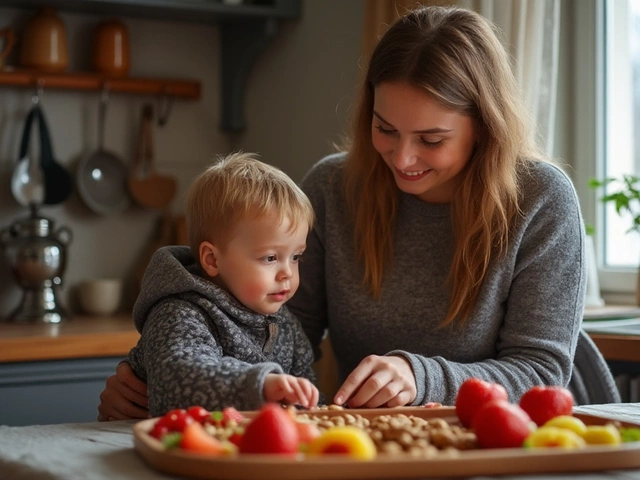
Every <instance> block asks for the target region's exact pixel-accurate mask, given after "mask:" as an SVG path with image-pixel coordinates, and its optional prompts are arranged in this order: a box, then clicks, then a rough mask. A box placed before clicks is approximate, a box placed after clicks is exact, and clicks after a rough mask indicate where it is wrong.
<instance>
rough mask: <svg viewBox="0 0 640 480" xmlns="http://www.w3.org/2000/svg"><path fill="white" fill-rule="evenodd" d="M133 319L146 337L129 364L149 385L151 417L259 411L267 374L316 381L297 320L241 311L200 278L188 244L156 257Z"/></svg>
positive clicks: (285, 312)
mask: <svg viewBox="0 0 640 480" xmlns="http://www.w3.org/2000/svg"><path fill="white" fill-rule="evenodd" d="M133 319H134V322H135V325H136V328H137V329H138V331H139V332H140V333H141V337H140V340H139V341H138V344H137V346H135V347H134V348H133V349H132V350H131V352H130V353H129V358H128V361H129V363H130V364H131V366H132V368H133V370H134V372H135V373H136V375H137V376H138V377H140V378H141V379H142V380H145V381H146V382H147V386H148V395H149V412H150V414H151V415H152V416H158V415H162V414H164V413H165V412H166V411H168V410H170V409H173V408H186V407H189V406H191V405H202V406H203V407H205V408H207V409H209V410H216V409H221V408H223V407H225V406H230V405H232V406H234V407H236V408H237V409H239V410H253V409H256V408H258V407H259V406H260V405H261V404H262V403H263V402H264V397H263V394H262V390H263V384H264V379H265V377H266V375H267V374H269V373H288V374H291V375H294V376H298V377H306V378H308V379H310V380H311V381H312V382H314V383H315V375H314V373H313V370H312V362H313V353H312V350H311V345H310V344H309V340H308V339H307V337H306V336H305V334H304V332H303V331H302V328H301V326H300V323H299V322H298V320H296V318H295V317H294V316H293V315H292V314H291V313H289V311H288V310H287V309H286V308H285V307H282V308H281V309H280V310H279V311H278V312H277V313H276V314H274V315H261V314H258V313H255V312H253V311H252V310H249V309H247V308H246V307H244V306H243V305H242V304H240V303H239V302H238V301H237V300H236V299H235V298H234V297H232V296H231V295H230V294H228V293H227V292H226V291H224V290H222V289H221V288H219V287H218V286H216V285H215V284H213V283H212V282H210V281H208V280H207V279H205V278H204V277H203V275H202V271H201V268H200V267H199V265H198V264H197V262H196V261H195V259H194V257H193V256H192V255H191V251H190V249H189V247H181V246H171V247H164V248H161V249H159V250H158V251H157V252H156V253H155V254H154V255H153V257H152V259H151V262H150V263H149V266H148V267H147V270H146V272H145V275H144V278H143V280H142V290H141V292H140V295H139V296H138V299H137V301H136V304H135V306H134V308H133Z"/></svg>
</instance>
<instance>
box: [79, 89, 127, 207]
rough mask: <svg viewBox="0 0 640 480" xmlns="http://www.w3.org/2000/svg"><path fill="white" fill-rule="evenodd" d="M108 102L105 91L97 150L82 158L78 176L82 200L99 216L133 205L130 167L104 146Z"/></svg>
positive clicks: (99, 112)
mask: <svg viewBox="0 0 640 480" xmlns="http://www.w3.org/2000/svg"><path fill="white" fill-rule="evenodd" d="M108 99H109V97H108V93H107V92H106V91H103V92H102V96H101V98H100V106H99V110H98V149H97V150H96V151H95V152H91V153H88V154H87V155H85V156H84V157H83V158H82V160H81V161H80V164H79V165H78V170H77V173H76V182H77V187H78V193H79V194H80V197H81V198H82V200H83V201H84V203H85V204H86V205H87V207H89V208H90V209H91V210H93V211H94V212H95V213H98V214H100V215H110V214H114V213H121V212H123V211H125V210H126V209H127V208H128V207H129V205H130V203H131V199H130V197H129V193H128V191H127V175H128V172H127V168H126V167H125V165H124V164H123V163H122V161H121V160H120V158H118V157H117V156H116V155H115V154H113V153H111V152H109V151H107V150H105V149H104V148H103V147H102V143H103V139H104V121H105V115H106V110H107V102H108Z"/></svg>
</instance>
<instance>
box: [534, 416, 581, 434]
mask: <svg viewBox="0 0 640 480" xmlns="http://www.w3.org/2000/svg"><path fill="white" fill-rule="evenodd" d="M543 426H544V427H558V428H564V429H566V430H571V431H572V432H575V433H577V434H578V435H580V436H583V435H584V434H585V432H586V431H587V426H586V425H585V424H584V422H583V421H582V420H580V419H579V418H576V417H572V416H571V415H560V416H559V417H554V418H552V419H551V420H549V421H548V422H547V423H545V424H544V425H543Z"/></svg>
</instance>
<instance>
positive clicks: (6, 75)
mask: <svg viewBox="0 0 640 480" xmlns="http://www.w3.org/2000/svg"><path fill="white" fill-rule="evenodd" d="M0 85H3V86H13V87H25V88H43V89H50V88H54V89H66V90H89V91H100V90H103V89H107V90H108V91H109V92H117V93H136V94H149V95H167V96H170V97H176V98H184V99H188V100H198V99H199V98H200V82H199V81H195V80H178V79H161V78H134V77H123V78H110V77H106V76H104V75H100V74H95V73H76V72H74V73H42V72H39V71H34V70H18V69H15V70H13V69H11V70H10V69H5V70H0Z"/></svg>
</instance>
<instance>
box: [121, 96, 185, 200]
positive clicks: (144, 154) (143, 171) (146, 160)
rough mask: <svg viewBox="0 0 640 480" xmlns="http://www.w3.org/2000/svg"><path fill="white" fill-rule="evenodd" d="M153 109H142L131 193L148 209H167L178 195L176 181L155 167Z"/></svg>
mask: <svg viewBox="0 0 640 480" xmlns="http://www.w3.org/2000/svg"><path fill="white" fill-rule="evenodd" d="M152 121H153V107H152V106H151V105H144V107H143V108H142V124H141V126H140V137H139V141H138V152H137V154H136V158H135V162H134V165H133V170H132V173H131V176H130V177H129V192H130V193H131V196H132V197H133V199H134V200H135V201H136V202H137V203H138V204H139V205H141V206H143V207H147V208H165V207H167V206H168V205H169V204H170V203H171V201H172V200H173V197H174V196H175V194H176V190H177V183H176V179H175V178H173V177H171V176H169V175H159V174H158V173H156V172H155V169H154V167H153V140H152V128H153V125H152Z"/></svg>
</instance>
